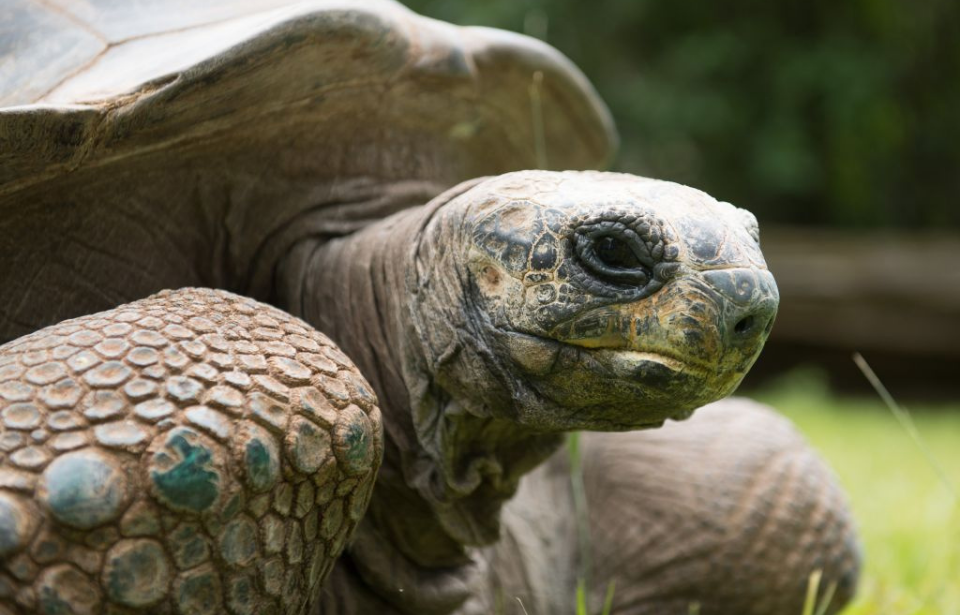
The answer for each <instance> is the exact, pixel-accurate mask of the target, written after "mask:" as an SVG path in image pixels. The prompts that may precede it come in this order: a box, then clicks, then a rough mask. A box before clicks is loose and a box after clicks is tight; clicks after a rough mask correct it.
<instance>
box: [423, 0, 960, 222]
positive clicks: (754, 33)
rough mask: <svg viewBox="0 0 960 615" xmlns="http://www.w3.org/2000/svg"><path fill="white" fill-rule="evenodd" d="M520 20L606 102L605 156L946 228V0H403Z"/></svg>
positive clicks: (955, 46) (955, 29) (501, 22)
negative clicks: (613, 143)
mask: <svg viewBox="0 0 960 615" xmlns="http://www.w3.org/2000/svg"><path fill="white" fill-rule="evenodd" d="M405 1H406V3H407V4H408V5H409V6H410V7H411V8H413V9H414V10H416V11H418V12H421V13H423V14H426V15H429V16H432V17H436V18H439V19H442V20H445V21H450V22H454V23H459V24H470V25H489V26H495V27H499V28H506V29H509V30H515V31H519V32H525V33H526V34H529V35H531V36H535V37H537V38H541V39H544V40H546V41H547V42H549V43H550V44H552V45H554V46H555V47H557V48H558V49H560V50H561V51H563V52H564V53H565V54H567V55H568V56H569V57H570V58H571V59H572V60H573V61H574V62H575V63H577V64H578V65H579V66H580V67H581V68H582V69H583V71H584V72H585V73H586V74H587V76H589V77H590V79H591V80H592V81H593V83H594V85H595V86H596V87H597V89H598V90H599V92H600V94H601V96H602V97H603V98H604V100H606V102H607V103H608V104H609V105H610V108H611V110H612V112H613V114H614V117H615V119H616V122H617V126H618V128H619V131H620V135H621V138H622V144H621V151H620V155H619V157H618V161H617V164H616V168H617V169H619V170H624V171H629V172H633V173H638V174H644V175H650V176H654V177H659V178H663V179H671V180H674V181H679V182H682V183H686V184H690V185H693V186H696V187H698V188H701V189H703V190H706V191H707V192H709V193H711V194H713V195H714V196H716V197H717V198H721V199H724V200H729V201H731V202H734V203H736V204H738V205H742V206H744V207H747V208H749V209H751V210H752V211H754V212H755V213H756V214H757V215H758V216H759V217H760V218H761V219H763V220H766V221H777V222H789V223H799V224H823V225H834V226H844V227H876V226H886V227H901V226H907V227H944V226H950V227H953V228H960V207H958V204H957V200H958V198H960V2H957V0H915V1H911V2H907V1H904V0H846V1H844V2H835V1H832V0H803V1H801V0H781V1H777V0H774V1H771V2H749V1H747V0H729V1H727V2H689V1H688V2H667V1H666V0H608V1H606V2H584V1H582V0H487V1H482V2H464V1H462V0H460V1H458V0H405Z"/></svg>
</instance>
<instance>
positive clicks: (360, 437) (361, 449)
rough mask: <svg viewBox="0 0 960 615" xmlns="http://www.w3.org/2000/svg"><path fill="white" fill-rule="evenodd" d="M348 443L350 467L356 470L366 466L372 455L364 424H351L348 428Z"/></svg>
mask: <svg viewBox="0 0 960 615" xmlns="http://www.w3.org/2000/svg"><path fill="white" fill-rule="evenodd" d="M346 442H347V459H348V460H349V462H350V465H351V466H353V467H356V468H361V467H363V466H365V465H366V463H367V455H369V453H370V441H369V438H367V430H366V429H365V426H364V425H363V424H362V423H351V424H350V426H349V427H348V428H347V437H346Z"/></svg>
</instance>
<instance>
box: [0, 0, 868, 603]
mask: <svg viewBox="0 0 960 615" xmlns="http://www.w3.org/2000/svg"><path fill="white" fill-rule="evenodd" d="M0 58H2V70H0V106H2V108H0V213H2V215H0V245H2V251H0V285H2V286H0V287H2V289H3V294H2V298H0V342H5V344H4V345H3V346H2V347H0V613H2V614H3V615H11V614H28V613H30V614H32V613H44V614H53V613H57V614H62V613H76V614H92V613H117V614H121V613H123V614H131V613H183V614H191V615H192V614H200V613H232V614H236V615H241V614H257V613H261V614H265V613H324V614H334V613H337V614H371V613H411V614H412V613H416V614H437V615H439V614H453V613H458V614H467V613H471V614H480V613H495V612H505V613H506V612H519V609H520V608H521V605H520V604H519V603H520V602H522V603H523V604H522V608H523V609H525V610H526V611H527V612H529V613H531V614H533V613H550V614H555V613H563V612H572V609H573V596H574V588H575V587H576V584H577V582H578V577H579V576H580V575H581V574H587V573H589V575H590V578H591V580H592V583H594V584H595V586H596V588H597V589H596V591H594V593H595V594H597V595H600V594H602V589H603V588H605V587H607V584H608V583H609V582H611V581H615V582H616V590H615V592H614V612H616V613H621V614H623V613H657V614H659V615H671V614H681V613H682V614H686V613H689V612H692V611H691V609H696V612H699V613H701V614H703V615H706V614H734V613H736V614H738V615H748V614H758V615H759V614H778V615H784V614H788V613H799V612H800V608H801V604H802V600H803V594H804V590H805V588H806V586H807V580H808V577H809V576H810V574H811V573H813V572H814V571H815V570H820V571H822V574H823V587H824V588H828V587H833V588H834V589H835V591H834V593H833V595H834V600H833V602H832V606H831V609H833V610H835V609H837V608H839V607H840V606H841V605H842V604H843V603H844V602H845V601H846V600H847V599H848V597H849V596H850V595H851V592H852V590H853V586H854V582H855V579H856V574H857V566H858V556H857V548H856V543H855V539H854V535H853V531H852V529H851V527H852V526H851V523H850V521H849V518H848V514H847V511H846V507H845V504H844V501H843V497H842V495H841V494H840V493H839V490H838V488H837V486H836V484H835V481H834V479H833V478H832V477H831V475H830V473H829V471H828V470H827V469H826V468H825V467H824V466H823V464H822V463H821V462H819V461H818V460H817V458H816V457H815V455H814V454H813V453H812V452H811V451H810V450H809V448H808V447H807V446H806V445H805V444H804V443H803V441H802V440H801V439H800V438H799V437H798V436H797V434H796V433H795V432H794V431H793V430H792V429H791V427H790V426H789V425H788V424H787V423H786V422H785V421H784V420H782V419H779V418H777V417H776V416H775V415H773V414H772V413H771V412H770V411H769V410H767V409H764V408H761V407H759V406H756V405H753V404H750V403H748V402H745V401H740V402H721V403H718V404H715V405H712V406H710V407H708V408H706V409H704V410H701V411H700V412H699V413H697V415H696V416H695V417H694V418H692V419H690V420H689V421H686V422H682V423H674V422H673V420H679V419H684V418H687V417H689V416H690V415H691V413H692V412H693V410H694V409H696V408H698V407H700V406H704V405H705V404H710V403H711V402H714V401H716V400H719V399H721V398H723V397H725V396H726V395H728V394H730V393H731V392H732V391H733V390H734V389H735V387H736V386H737V384H738V383H739V382H740V380H741V379H742V378H743V376H744V374H745V373H746V372H747V370H748V369H749V367H750V366H751V364H752V363H753V361H754V360H755V359H756V357H757V354H758V353H759V351H760V348H761V346H762V345H763V342H764V340H765V339H766V336H767V334H768V332H769V330H770V327H771V326H772V323H773V319H774V314H775V311H776V308H777V303H778V295H777V290H776V286H775V283H774V280H773V278H772V276H771V275H770V273H769V272H768V271H767V269H766V267H765V265H764V261H763V257H762V255H761V252H760V249H759V238H758V229H757V224H756V220H755V219H754V218H753V217H752V216H751V215H750V214H749V213H747V212H745V211H744V210H741V209H737V208H736V207H734V206H732V205H730V204H727V203H723V202H718V201H716V200H714V199H712V198H711V197H709V196H707V195H706V194H704V193H702V192H699V191H697V190H694V189H692V188H687V187H684V186H680V185H676V184H672V183H669V182H663V181H656V180H652V179H645V178H640V177H634V176H629V175H622V174H613V173H602V172H597V171H582V172H581V171H578V172H572V171H562V172H561V170H563V169H598V168H602V167H603V166H604V165H605V164H606V163H607V162H608V161H609V159H610V157H611V153H612V151H613V149H614V147H615V141H616V137H615V133H614V130H613V127H612V123H611V121H610V117H609V115H608V112H607V110H606V109H605V107H604V106H603V104H602V103H601V101H600V100H599V99H598V97H597V95H596V94H595V92H594V91H593V90H592V88H591V87H590V85H589V83H588V82H587V81H586V79H585V78H584V77H583V75H582V74H580V73H579V72H578V71H577V69H576V68H575V67H574V66H573V65H572V64H571V63H570V62H569V61H568V60H566V59H565V58H564V57H562V56H561V55H560V54H559V53H558V52H557V51H555V50H553V49H552V48H550V47H549V46H547V45H545V44H543V43H540V42H537V41H535V40H532V39H529V38H526V37H523V36H519V35H516V34H510V33H507V32H501V31H497V30H491V29H485V28H460V27H454V26H451V25H448V24H444V23H440V22H437V21H433V20H429V19H425V18H422V17H419V16H417V15H415V14H412V13H411V12H410V11H408V10H406V9H405V8H403V7H401V6H399V5H397V4H394V3H392V2H388V1H384V0H378V1H376V2H371V1H368V2H363V3H351V2H337V1H324V0H315V1H307V2H296V3H295V2H286V1H284V2H277V1H275V0H216V1H210V2H192V1H191V2H188V1H187V0H137V1H136V2H129V1H126V0H88V1H86V2H73V1H71V0H5V2H4V4H3V6H2V8H0ZM531 168H540V169H544V170H532V171H525V170H524V169H531ZM547 169H553V170H547ZM348 357H349V358H348ZM668 420H670V421H671V422H670V424H668V425H666V426H664V423H665V422H666V421H668ZM660 426H664V427H663V428H662V429H659V430H648V431H631V430H643V429H645V428H654V427H660ZM573 430H588V431H589V432H591V433H585V434H584V435H583V437H582V438H581V440H580V445H579V450H580V455H581V462H582V477H583V484H584V492H585V495H586V502H587V507H586V509H584V507H582V506H578V505H576V502H578V501H580V500H579V498H575V497H574V491H573V488H572V487H571V480H570V476H571V469H570V467H568V463H567V457H566V455H565V454H564V453H563V452H562V451H561V450H560V449H561V447H562V445H563V442H564V434H565V433H567V432H570V431H573ZM627 431H630V433H620V434H614V433H609V432H627ZM601 432H608V433H601ZM558 451H559V452H558ZM524 475H526V478H525V479H524V480H523V481H522V482H521V477H523V476H524ZM578 510H579V511H580V513H581V514H580V515H579V516H578V515H577V514H575V512H576V511H578ZM584 530H587V531H586V532H584ZM586 533H589V538H590V540H581V539H579V538H578V537H582V536H583V535H584V534H586ZM587 561H590V562H592V566H590V569H589V570H587V567H586V566H584V565H583V563H584V562H587Z"/></svg>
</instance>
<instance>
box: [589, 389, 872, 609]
mask: <svg viewBox="0 0 960 615" xmlns="http://www.w3.org/2000/svg"><path fill="white" fill-rule="evenodd" d="M583 436H584V437H583V439H582V441H581V442H582V447H583V453H582V454H583V460H584V465H583V471H584V483H585V485H586V492H587V499H588V502H589V504H588V508H589V516H590V534H591V542H592V548H593V554H592V561H593V563H594V568H593V581H594V582H595V588H594V591H595V595H596V596H598V597H602V596H603V595H604V591H605V589H606V585H607V583H609V582H610V581H615V582H616V589H615V594H614V607H613V611H612V612H613V613H617V614H620V615H648V614H656V615H687V614H688V613H690V612H691V611H692V610H696V611H697V612H699V613H702V614H703V615H734V614H735V615H780V614H781V613H801V612H803V607H804V601H805V594H806V591H807V585H808V582H809V578H810V575H811V574H813V573H814V572H815V571H817V570H819V571H820V572H821V573H822V575H823V576H822V580H821V583H820V592H821V593H820V599H821V600H822V599H824V596H825V594H826V593H828V588H830V587H833V598H832V601H831V603H830V605H829V608H828V609H827V610H826V612H828V613H835V612H838V611H839V610H840V609H841V607H842V606H843V605H844V604H845V603H846V602H848V601H849V600H850V599H851V597H852V595H853V592H854V591H855V588H856V581H857V575H858V573H859V559H860V556H859V549H858V546H857V538H856V533H855V530H854V526H853V522H852V519H851V517H850V512H849V509H848V506H847V504H846V501H845V497H844V496H843V493H842V492H841V490H840V487H839V485H838V483H837V480H836V478H835V477H834V476H833V474H832V473H831V472H830V470H829V469H828V468H827V467H826V466H825V465H824V463H823V462H822V461H820V459H819V458H818V457H817V455H816V453H815V452H814V451H813V450H812V449H811V447H810V446H809V445H808V444H807V443H806V442H805V441H804V440H803V438H802V437H801V436H800V435H799V434H798V433H797V432H796V430H795V429H794V428H793V427H792V426H791V424H790V423H789V421H787V420H786V419H785V418H783V417H781V416H778V415H777V414H776V413H775V412H773V411H772V410H771V409H770V408H767V407H765V406H762V405H761V404H758V403H755V402H751V401H749V400H746V399H736V398H734V399H727V400H723V401H720V402H717V403H714V404H710V405H708V406H706V407H704V408H701V409H700V410H697V412H696V413H695V414H694V415H693V417H692V418H691V419H689V420H687V421H684V422H681V423H670V424H667V425H666V426H664V427H663V428H661V429H658V430H652V431H640V432H632V433H628V434H600V433H589V434H584V435H583ZM693 603H696V604H697V605H698V606H697V607H693V606H692V605H693Z"/></svg>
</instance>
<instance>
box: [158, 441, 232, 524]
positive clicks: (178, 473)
mask: <svg viewBox="0 0 960 615" xmlns="http://www.w3.org/2000/svg"><path fill="white" fill-rule="evenodd" d="M191 440H194V441H195V442H191ZM166 448H167V449H168V450H172V451H175V452H176V453H177V456H178V457H179V458H180V460H179V462H177V463H176V465H174V466H173V467H172V468H170V469H169V470H166V471H158V470H153V471H152V472H151V473H150V477H151V478H152V479H153V483H154V485H156V488H157V490H158V491H159V493H160V495H161V496H162V497H163V498H164V499H165V500H166V501H167V503H168V504H170V506H172V507H174V508H177V509H180V510H185V511H190V512H196V513H200V512H203V511H205V510H207V509H208V508H210V507H211V506H212V505H213V504H214V502H216V501H217V498H218V497H219V495H220V484H219V483H220V475H219V474H218V473H217V472H216V471H215V470H214V469H213V468H212V465H213V464H212V463H211V460H212V458H213V454H212V453H211V451H210V449H208V448H207V447H206V446H204V445H203V443H202V442H200V441H198V437H197V434H196V432H194V431H192V430H189V429H184V428H181V429H177V430H175V431H173V432H171V433H170V435H169V436H168V437H167V442H166ZM168 450H165V451H160V452H158V453H156V454H155V455H154V464H155V465H156V464H157V462H160V463H162V464H163V465H167V464H168V463H169V462H170V461H172V460H173V459H174V457H173V456H171V455H170V453H169V452H168Z"/></svg>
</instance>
